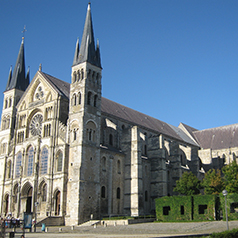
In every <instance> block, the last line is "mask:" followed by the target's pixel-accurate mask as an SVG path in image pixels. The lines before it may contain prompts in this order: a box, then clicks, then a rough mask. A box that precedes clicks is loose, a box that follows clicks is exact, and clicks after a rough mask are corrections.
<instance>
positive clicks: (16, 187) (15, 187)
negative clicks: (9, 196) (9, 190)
mask: <svg viewBox="0 0 238 238" xmlns="http://www.w3.org/2000/svg"><path fill="white" fill-rule="evenodd" d="M17 194H18V183H16V184H15V185H14V187H13V202H14V203H17Z"/></svg>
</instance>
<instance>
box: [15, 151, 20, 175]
mask: <svg viewBox="0 0 238 238" xmlns="http://www.w3.org/2000/svg"><path fill="white" fill-rule="evenodd" d="M21 165H22V153H21V152H19V153H18V154H17V159H16V168H15V177H16V178H19V177H20V173H21V170H20V169H21Z"/></svg>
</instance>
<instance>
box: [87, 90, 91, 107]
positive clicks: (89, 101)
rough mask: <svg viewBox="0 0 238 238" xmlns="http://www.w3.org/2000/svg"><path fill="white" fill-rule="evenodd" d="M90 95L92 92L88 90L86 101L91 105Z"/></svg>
mask: <svg viewBox="0 0 238 238" xmlns="http://www.w3.org/2000/svg"><path fill="white" fill-rule="evenodd" d="M91 97H92V93H91V92H88V101H87V104H88V105H91Z"/></svg>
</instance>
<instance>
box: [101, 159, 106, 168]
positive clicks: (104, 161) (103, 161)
mask: <svg viewBox="0 0 238 238" xmlns="http://www.w3.org/2000/svg"><path fill="white" fill-rule="evenodd" d="M102 170H103V171H106V157H102Z"/></svg>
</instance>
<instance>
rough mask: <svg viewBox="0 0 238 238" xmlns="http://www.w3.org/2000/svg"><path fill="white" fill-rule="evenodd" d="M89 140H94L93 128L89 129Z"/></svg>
mask: <svg viewBox="0 0 238 238" xmlns="http://www.w3.org/2000/svg"><path fill="white" fill-rule="evenodd" d="M88 140H89V141H91V140H92V129H89V131H88Z"/></svg>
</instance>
